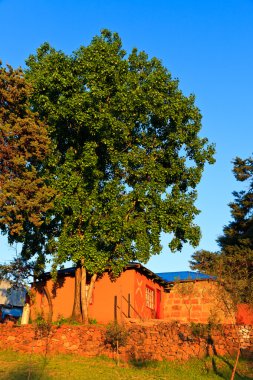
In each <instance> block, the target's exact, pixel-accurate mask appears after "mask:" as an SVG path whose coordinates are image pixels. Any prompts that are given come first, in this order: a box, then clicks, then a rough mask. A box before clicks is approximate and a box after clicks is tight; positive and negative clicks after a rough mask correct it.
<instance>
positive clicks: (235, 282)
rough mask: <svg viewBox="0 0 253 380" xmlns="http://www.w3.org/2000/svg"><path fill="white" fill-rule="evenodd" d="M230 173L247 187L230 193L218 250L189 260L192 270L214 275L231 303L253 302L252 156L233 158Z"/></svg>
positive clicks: (200, 254)
mask: <svg viewBox="0 0 253 380" xmlns="http://www.w3.org/2000/svg"><path fill="white" fill-rule="evenodd" d="M233 164H234V169H233V172H234V174H235V177H236V179H237V180H238V181H246V183H247V184H248V188H247V189H246V190H243V191H240V192H233V195H234V201H233V202H231V203H230V204H229V207H230V209H231V215H232V218H233V219H232V221H231V222H230V223H229V224H228V225H227V226H225V227H224V229H223V235H221V236H220V237H219V238H218V240H217V242H218V245H219V247H220V251H218V252H208V251H198V252H196V253H195V254H194V255H193V260H192V262H191V265H192V268H193V269H198V270H201V271H203V272H205V273H208V274H212V275H215V276H216V277H217V279H218V280H219V281H221V283H222V284H223V285H224V287H225V289H226V290H227V291H228V292H229V293H230V295H231V298H232V300H233V303H234V306H235V307H236V305H237V304H239V303H248V304H251V305H253V159H252V158H251V157H250V158H247V159H245V160H243V159H241V158H238V157H237V158H236V159H235V160H234V162H233Z"/></svg>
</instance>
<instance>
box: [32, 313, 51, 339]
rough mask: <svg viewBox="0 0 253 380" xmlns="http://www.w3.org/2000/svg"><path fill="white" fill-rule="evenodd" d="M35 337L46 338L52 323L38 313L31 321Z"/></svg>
mask: <svg viewBox="0 0 253 380" xmlns="http://www.w3.org/2000/svg"><path fill="white" fill-rule="evenodd" d="M33 325H34V334H35V339H41V338H47V337H48V336H49V334H50V331H51V328H52V324H51V323H50V322H49V321H46V320H45V319H44V316H43V315H42V314H38V315H37V317H36V319H35V320H34V322H33Z"/></svg>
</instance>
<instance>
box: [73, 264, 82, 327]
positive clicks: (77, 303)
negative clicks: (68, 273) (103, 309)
mask: <svg viewBox="0 0 253 380" xmlns="http://www.w3.org/2000/svg"><path fill="white" fill-rule="evenodd" d="M71 318H72V319H73V320H74V321H77V322H82V309H81V267H80V266H77V268H76V271H75V294H74V305H73V310H72V316H71Z"/></svg>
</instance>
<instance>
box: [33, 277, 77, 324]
mask: <svg viewBox="0 0 253 380" xmlns="http://www.w3.org/2000/svg"><path fill="white" fill-rule="evenodd" d="M47 287H48V290H49V291H50V294H51V296H52V303H53V321H56V320H58V319H60V318H61V317H64V318H69V317H71V314H72V308H73V297H74V288H75V277H72V276H70V275H69V276H65V277H62V278H60V279H59V281H57V282H56V283H54V282H53V281H52V280H48V281H47ZM32 289H33V291H32V294H33V295H32V297H31V318H32V319H34V318H36V317H37V316H38V315H39V314H43V315H44V316H45V317H46V315H47V314H48V302H47V298H46V296H45V294H44V292H43V291H42V287H41V286H40V285H39V284H36V286H35V287H34V286H33V288H32Z"/></svg>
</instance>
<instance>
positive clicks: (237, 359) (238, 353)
mask: <svg viewBox="0 0 253 380" xmlns="http://www.w3.org/2000/svg"><path fill="white" fill-rule="evenodd" d="M240 353H241V347H240V345H239V347H238V350H237V355H236V359H235V364H234V367H233V371H232V375H231V378H230V380H234V378H235V372H236V368H237V364H238V361H239V357H240Z"/></svg>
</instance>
